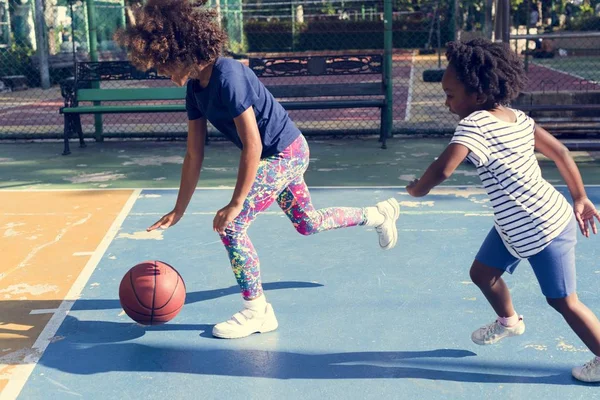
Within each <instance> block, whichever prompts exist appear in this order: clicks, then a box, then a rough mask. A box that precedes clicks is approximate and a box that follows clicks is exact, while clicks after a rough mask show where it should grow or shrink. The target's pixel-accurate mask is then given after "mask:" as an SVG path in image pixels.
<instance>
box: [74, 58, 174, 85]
mask: <svg viewBox="0 0 600 400" xmlns="http://www.w3.org/2000/svg"><path fill="white" fill-rule="evenodd" d="M168 79H169V77H167V76H162V75H159V74H158V73H157V72H156V71H155V70H148V71H145V72H143V71H140V70H138V69H136V68H135V67H134V66H133V65H131V63H130V62H129V61H101V62H94V61H88V62H78V63H77V67H76V68H75V80H76V81H77V82H79V83H84V82H99V81H124V80H168Z"/></svg>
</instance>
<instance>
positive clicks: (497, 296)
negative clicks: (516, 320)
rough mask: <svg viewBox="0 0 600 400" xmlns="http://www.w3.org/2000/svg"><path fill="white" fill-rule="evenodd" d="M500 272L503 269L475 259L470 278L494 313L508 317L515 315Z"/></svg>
mask: <svg viewBox="0 0 600 400" xmlns="http://www.w3.org/2000/svg"><path fill="white" fill-rule="evenodd" d="M502 274H504V271H503V270H501V269H498V268H493V267H488V266H487V265H485V264H483V263H482V262H480V261H477V260H475V261H474V262H473V265H472V266H471V271H470V275H471V280H472V281H473V283H474V284H476V285H477V287H478V288H479V290H481V293H483V295H484V296H485V298H486V299H487V301H488V302H489V303H490V305H491V306H492V308H493V309H494V311H495V312H496V314H497V315H498V316H499V317H510V316H513V315H515V308H514V307H513V303H512V299H511V297H510V292H509V291H508V287H507V286H506V283H505V282H504V280H503V279H502Z"/></svg>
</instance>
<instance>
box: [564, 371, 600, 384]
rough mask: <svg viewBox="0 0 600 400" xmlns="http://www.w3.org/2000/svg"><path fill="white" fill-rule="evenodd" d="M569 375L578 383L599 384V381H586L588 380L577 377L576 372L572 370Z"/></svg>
mask: <svg viewBox="0 0 600 400" xmlns="http://www.w3.org/2000/svg"><path fill="white" fill-rule="evenodd" d="M571 375H572V376H573V378H575V379H577V380H578V381H580V382H585V383H598V382H600V380H594V379H588V378H585V377H583V376H577V375H576V372H575V371H574V370H572V371H571Z"/></svg>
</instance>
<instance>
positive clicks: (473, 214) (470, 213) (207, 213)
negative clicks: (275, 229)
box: [129, 207, 494, 217]
mask: <svg viewBox="0 0 600 400" xmlns="http://www.w3.org/2000/svg"><path fill="white" fill-rule="evenodd" d="M404 208H405V207H404ZM404 208H403V210H402V211H400V213H401V214H402V215H428V214H458V215H466V216H489V215H494V214H493V213H492V212H489V211H488V212H481V211H472V210H465V211H454V210H449V211H443V210H440V211H435V210H433V211H404ZM217 211H219V210H214V211H194V212H189V213H186V214H185V215H210V216H214V215H215V213H216V212H217ZM164 214H165V213H164V212H149V213H131V214H129V215H131V216H132V217H144V216H150V215H161V216H162V215H164ZM260 215H281V216H285V213H284V212H283V211H263V212H261V213H260Z"/></svg>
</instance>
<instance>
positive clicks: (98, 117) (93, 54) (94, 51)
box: [85, 0, 103, 142]
mask: <svg viewBox="0 0 600 400" xmlns="http://www.w3.org/2000/svg"><path fill="white" fill-rule="evenodd" d="M85 4H86V6H87V16H88V26H89V30H88V32H89V36H90V49H89V51H90V60H91V61H98V32H97V28H96V27H97V20H96V6H95V5H94V0H85ZM92 88H94V89H99V88H100V82H92ZM94 105H100V102H94ZM94 136H95V138H96V141H97V142H101V141H102V140H103V138H102V114H94Z"/></svg>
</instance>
